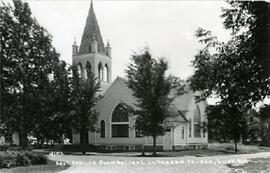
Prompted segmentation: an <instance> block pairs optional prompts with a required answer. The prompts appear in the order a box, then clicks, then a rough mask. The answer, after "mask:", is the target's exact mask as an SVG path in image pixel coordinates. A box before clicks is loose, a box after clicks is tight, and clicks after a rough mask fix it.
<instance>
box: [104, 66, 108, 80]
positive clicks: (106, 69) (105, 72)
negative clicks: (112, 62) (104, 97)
mask: <svg viewBox="0 0 270 173" xmlns="http://www.w3.org/2000/svg"><path fill="white" fill-rule="evenodd" d="M104 81H106V82H109V68H108V65H107V64H105V66H104Z"/></svg>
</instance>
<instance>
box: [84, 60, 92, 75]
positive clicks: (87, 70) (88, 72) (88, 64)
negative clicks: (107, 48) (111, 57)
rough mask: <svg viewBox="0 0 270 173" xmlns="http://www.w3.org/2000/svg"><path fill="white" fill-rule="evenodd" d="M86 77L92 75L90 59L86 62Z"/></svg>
mask: <svg viewBox="0 0 270 173" xmlns="http://www.w3.org/2000/svg"><path fill="white" fill-rule="evenodd" d="M85 72H86V73H85V76H86V77H85V78H88V77H89V76H90V74H91V64H90V62H89V61H87V62H86V64H85Z"/></svg>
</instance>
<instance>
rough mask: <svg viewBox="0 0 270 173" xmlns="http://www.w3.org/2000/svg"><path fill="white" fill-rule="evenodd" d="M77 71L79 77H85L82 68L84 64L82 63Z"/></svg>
mask: <svg viewBox="0 0 270 173" xmlns="http://www.w3.org/2000/svg"><path fill="white" fill-rule="evenodd" d="M77 70H78V75H79V77H82V76H83V68H82V64H81V63H78V65H77Z"/></svg>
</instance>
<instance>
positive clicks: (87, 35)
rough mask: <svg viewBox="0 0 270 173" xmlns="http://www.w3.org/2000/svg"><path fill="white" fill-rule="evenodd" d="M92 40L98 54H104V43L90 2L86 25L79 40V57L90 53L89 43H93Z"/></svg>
mask: <svg viewBox="0 0 270 173" xmlns="http://www.w3.org/2000/svg"><path fill="white" fill-rule="evenodd" d="M94 38H95V40H96V41H97V44H98V52H99V53H104V52H105V49H104V43H103V40H102V36H101V33H100V30H99V26H98V22H97V18H96V15H95V12H94V7H93V1H92V0H91V5H90V9H89V12H88V16H87V19H86V24H85V27H84V31H83V35H82V39H81V45H80V50H79V55H82V54H88V53H90V52H91V43H92V41H94V40H93V39H94Z"/></svg>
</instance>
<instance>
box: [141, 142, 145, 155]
mask: <svg viewBox="0 0 270 173" xmlns="http://www.w3.org/2000/svg"><path fill="white" fill-rule="evenodd" d="M142 156H145V150H144V144H143V145H142Z"/></svg>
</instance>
